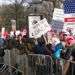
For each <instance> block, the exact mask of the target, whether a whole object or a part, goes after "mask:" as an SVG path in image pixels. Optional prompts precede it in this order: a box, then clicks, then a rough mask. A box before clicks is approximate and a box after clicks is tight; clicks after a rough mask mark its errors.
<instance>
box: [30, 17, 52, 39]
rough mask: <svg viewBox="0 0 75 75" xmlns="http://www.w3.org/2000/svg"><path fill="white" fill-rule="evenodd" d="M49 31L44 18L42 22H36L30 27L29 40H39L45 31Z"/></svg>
mask: <svg viewBox="0 0 75 75" xmlns="http://www.w3.org/2000/svg"><path fill="white" fill-rule="evenodd" d="M50 29H51V28H50V26H49V24H48V22H47V20H46V18H44V19H43V20H41V21H38V23H36V24H34V25H32V27H31V30H32V31H30V38H39V37H41V36H42V35H44V34H45V33H47V31H49V30H50Z"/></svg>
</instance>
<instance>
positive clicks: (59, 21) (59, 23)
mask: <svg viewBox="0 0 75 75" xmlns="http://www.w3.org/2000/svg"><path fill="white" fill-rule="evenodd" d="M51 25H52V29H53V30H56V31H57V32H60V31H62V29H63V25H64V10H63V9H59V8H55V9H54V12H53V19H52V22H51Z"/></svg>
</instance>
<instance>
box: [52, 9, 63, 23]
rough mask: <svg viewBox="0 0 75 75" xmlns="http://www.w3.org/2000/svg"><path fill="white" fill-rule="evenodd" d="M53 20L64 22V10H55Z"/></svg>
mask: <svg viewBox="0 0 75 75" xmlns="http://www.w3.org/2000/svg"><path fill="white" fill-rule="evenodd" d="M53 20H56V21H60V22H64V10H63V9H59V8H55V9H54V12H53Z"/></svg>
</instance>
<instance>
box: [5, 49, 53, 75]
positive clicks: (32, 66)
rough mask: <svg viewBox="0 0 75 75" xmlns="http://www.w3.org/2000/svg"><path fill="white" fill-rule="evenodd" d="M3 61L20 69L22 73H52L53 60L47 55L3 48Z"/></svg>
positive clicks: (43, 74)
mask: <svg viewBox="0 0 75 75" xmlns="http://www.w3.org/2000/svg"><path fill="white" fill-rule="evenodd" d="M4 63H5V64H8V65H10V66H14V67H15V68H16V69H18V70H20V71H22V75H52V74H53V66H52V65H53V62H52V58H51V57H50V56H48V55H40V54H28V55H26V54H22V55H20V54H19V53H18V51H17V50H15V49H14V50H5V56H4Z"/></svg>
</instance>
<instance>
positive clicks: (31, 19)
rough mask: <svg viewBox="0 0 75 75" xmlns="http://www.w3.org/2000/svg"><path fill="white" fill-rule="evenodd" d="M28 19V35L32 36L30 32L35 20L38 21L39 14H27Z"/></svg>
mask: <svg viewBox="0 0 75 75" xmlns="http://www.w3.org/2000/svg"><path fill="white" fill-rule="evenodd" d="M28 21H29V37H31V38H33V36H32V33H33V32H34V31H33V26H34V24H35V21H36V22H38V21H40V16H31V15H30V16H28Z"/></svg>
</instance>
